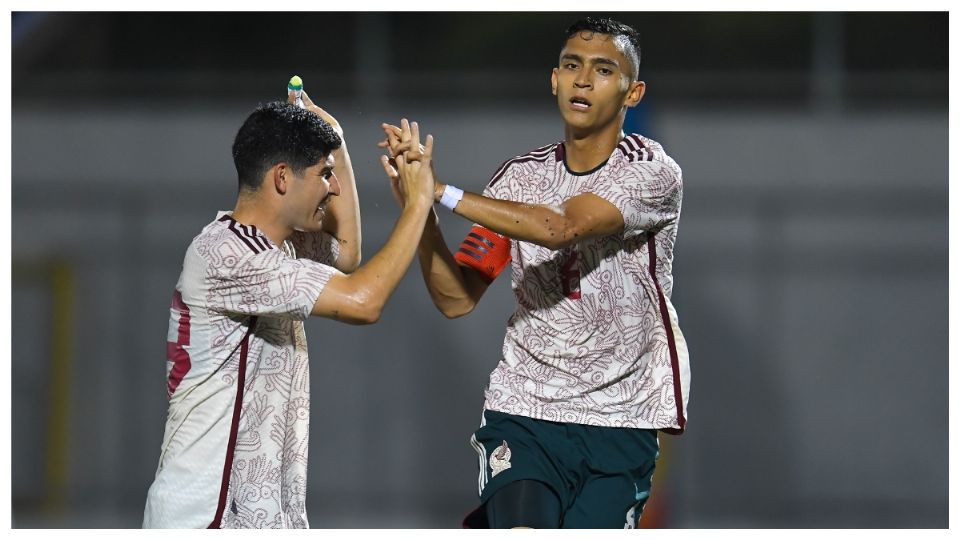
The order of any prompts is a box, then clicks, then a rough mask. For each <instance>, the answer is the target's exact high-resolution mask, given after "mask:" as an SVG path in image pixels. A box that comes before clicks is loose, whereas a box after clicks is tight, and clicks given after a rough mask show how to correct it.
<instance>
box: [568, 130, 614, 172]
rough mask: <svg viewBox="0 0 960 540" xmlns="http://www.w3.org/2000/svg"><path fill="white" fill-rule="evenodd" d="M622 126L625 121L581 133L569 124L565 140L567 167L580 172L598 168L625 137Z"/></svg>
mask: <svg viewBox="0 0 960 540" xmlns="http://www.w3.org/2000/svg"><path fill="white" fill-rule="evenodd" d="M622 126H623V122H613V123H611V124H610V125H609V126H606V127H604V128H603V129H600V130H598V131H594V132H591V133H580V132H577V131H575V130H574V129H573V128H571V127H570V126H567V129H566V137H565V139H564V141H563V147H564V158H565V160H566V162H567V167H569V168H570V170H572V171H574V172H578V173H580V172H586V171H592V170H593V169H596V168H597V167H598V166H600V164H601V163H603V162H604V161H606V160H607V159H609V158H610V154H612V153H613V150H614V148H616V147H617V145H618V144H620V140H621V139H622V138H623V131H622V130H621V127H622Z"/></svg>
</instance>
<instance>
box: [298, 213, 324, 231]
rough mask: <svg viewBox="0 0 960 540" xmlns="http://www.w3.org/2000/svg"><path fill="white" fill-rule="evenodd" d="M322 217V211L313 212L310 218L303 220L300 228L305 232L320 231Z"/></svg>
mask: <svg viewBox="0 0 960 540" xmlns="http://www.w3.org/2000/svg"><path fill="white" fill-rule="evenodd" d="M323 215H324V213H323V212H322V211H318V212H314V213H313V215H312V216H310V217H309V218H307V219H305V220H304V222H303V223H302V224H301V227H300V228H301V229H302V230H304V231H307V232H317V231H319V230H321V229H322V228H323Z"/></svg>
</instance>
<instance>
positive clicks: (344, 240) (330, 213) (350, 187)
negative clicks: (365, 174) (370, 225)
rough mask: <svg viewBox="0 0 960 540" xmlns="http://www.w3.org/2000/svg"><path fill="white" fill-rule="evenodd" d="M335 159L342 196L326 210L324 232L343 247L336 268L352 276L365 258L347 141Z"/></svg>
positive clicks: (335, 152) (332, 201)
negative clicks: (362, 250) (362, 253)
mask: <svg viewBox="0 0 960 540" xmlns="http://www.w3.org/2000/svg"><path fill="white" fill-rule="evenodd" d="M333 155H334V160H335V161H336V165H335V166H334V168H333V173H334V174H335V175H336V176H337V180H339V181H340V195H338V196H336V197H332V200H331V201H330V203H329V204H328V206H327V215H326V216H325V217H324V221H323V230H324V231H326V232H327V233H329V234H331V235H332V236H333V237H334V238H336V239H337V242H338V243H339V244H340V255H339V256H338V257H337V261H336V264H335V265H334V266H336V268H337V269H338V270H340V271H342V272H347V273H350V272H353V271H354V270H356V269H357V267H359V266H360V259H361V257H362V255H361V232H360V203H359V198H358V196H357V185H356V181H355V180H354V175H353V165H352V164H351V162H350V153H349V152H348V151H347V143H346V141H344V143H343V146H341V147H340V148H339V149H338V150H336V151H334V154H333Z"/></svg>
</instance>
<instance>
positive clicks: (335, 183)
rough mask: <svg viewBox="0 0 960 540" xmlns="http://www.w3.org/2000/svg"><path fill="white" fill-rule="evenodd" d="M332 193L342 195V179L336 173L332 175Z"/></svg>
mask: <svg viewBox="0 0 960 540" xmlns="http://www.w3.org/2000/svg"><path fill="white" fill-rule="evenodd" d="M330 194H331V195H340V179H339V178H337V175H335V174H331V175H330Z"/></svg>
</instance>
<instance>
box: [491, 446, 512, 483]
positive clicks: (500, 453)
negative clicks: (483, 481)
mask: <svg viewBox="0 0 960 540" xmlns="http://www.w3.org/2000/svg"><path fill="white" fill-rule="evenodd" d="M509 468H510V447H509V446H507V441H503V444H501V445H500V446H498V447H497V448H496V449H495V450H494V451H493V453H491V454H490V470H492V471H493V475H492V476H496V475H498V474H500V473H502V472H503V471H505V470H507V469H509Z"/></svg>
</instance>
